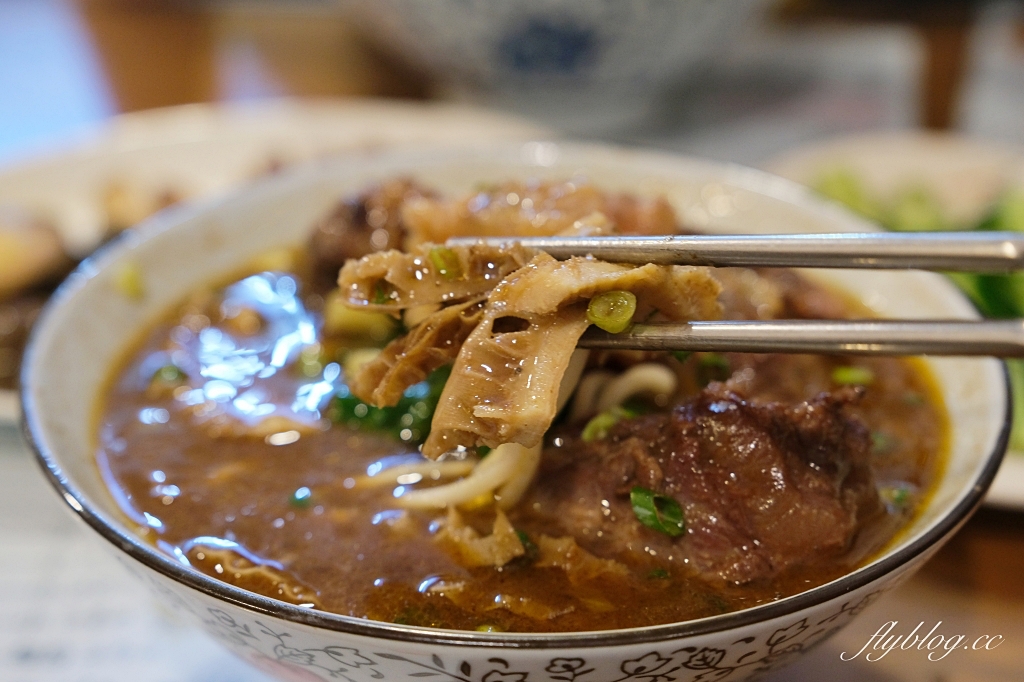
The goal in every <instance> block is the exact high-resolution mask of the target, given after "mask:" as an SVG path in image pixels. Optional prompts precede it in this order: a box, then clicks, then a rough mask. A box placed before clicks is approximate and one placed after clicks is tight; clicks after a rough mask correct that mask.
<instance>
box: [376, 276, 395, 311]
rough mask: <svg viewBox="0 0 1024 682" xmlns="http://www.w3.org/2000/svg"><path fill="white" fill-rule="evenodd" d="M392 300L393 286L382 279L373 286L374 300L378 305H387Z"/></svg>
mask: <svg viewBox="0 0 1024 682" xmlns="http://www.w3.org/2000/svg"><path fill="white" fill-rule="evenodd" d="M390 300H391V286H390V285H389V284H388V283H387V282H385V281H384V280H381V281H379V282H377V284H376V285H374V287H373V302H374V303H375V304H376V305H385V304H387V303H388V302H389V301H390Z"/></svg>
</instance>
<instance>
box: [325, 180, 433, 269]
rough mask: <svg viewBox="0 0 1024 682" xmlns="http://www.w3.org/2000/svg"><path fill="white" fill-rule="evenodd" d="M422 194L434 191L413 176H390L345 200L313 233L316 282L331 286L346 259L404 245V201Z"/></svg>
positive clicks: (425, 194)
mask: <svg viewBox="0 0 1024 682" xmlns="http://www.w3.org/2000/svg"><path fill="white" fill-rule="evenodd" d="M421 196H433V192H431V191H430V190H426V189H424V188H422V187H420V186H418V185H417V184H416V183H414V182H412V181H411V180H390V181H388V182H385V183H383V184H381V185H376V186H373V187H370V188H369V189H367V190H365V191H364V192H362V193H360V194H358V195H355V196H352V197H349V198H346V199H344V200H343V201H341V202H340V203H339V204H338V205H337V206H336V207H335V209H334V210H333V211H332V212H331V213H330V214H328V215H327V216H326V217H325V218H324V219H323V220H321V221H320V222H318V223H317V224H316V226H315V227H314V228H313V234H312V235H311V236H310V241H309V253H310V255H311V256H312V259H313V269H314V276H315V280H316V282H315V283H316V284H319V283H321V282H320V281H321V280H322V283H323V284H325V287H326V288H327V289H330V288H332V287H333V286H334V282H335V280H336V279H337V277H338V270H340V269H341V266H342V265H344V264H345V261H346V260H348V259H350V258H362V257H363V256H365V255H367V254H369V253H374V252H375V251H386V250H388V249H400V248H402V245H403V242H404V239H405V226H404V224H403V223H402V217H401V209H402V204H403V203H404V202H405V201H406V200H408V199H410V198H413V197H421Z"/></svg>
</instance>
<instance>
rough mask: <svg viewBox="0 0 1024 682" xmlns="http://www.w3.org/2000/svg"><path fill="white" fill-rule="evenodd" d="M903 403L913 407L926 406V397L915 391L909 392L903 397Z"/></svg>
mask: <svg viewBox="0 0 1024 682" xmlns="http://www.w3.org/2000/svg"><path fill="white" fill-rule="evenodd" d="M903 403H904V404H905V405H910V406H911V407H920V406H922V405H924V404H925V402H924V396H923V395H921V394H920V393H916V392H914V391H909V392H908V393H907V394H906V395H904V396H903Z"/></svg>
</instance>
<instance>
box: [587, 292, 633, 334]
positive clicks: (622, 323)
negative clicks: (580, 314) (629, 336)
mask: <svg viewBox="0 0 1024 682" xmlns="http://www.w3.org/2000/svg"><path fill="white" fill-rule="evenodd" d="M635 313H636V296H635V295H633V292H631V291H606V292H604V293H602V294H598V295H597V296H595V297H594V298H592V299H590V304H589V305H588V306H587V320H588V321H589V322H590V323H591V324H595V325H597V326H598V327H600V328H601V329H603V330H605V331H606V332H608V333H610V334H618V333H619V332H624V331H626V330H627V329H629V325H630V324H632V323H633V315H634V314H635Z"/></svg>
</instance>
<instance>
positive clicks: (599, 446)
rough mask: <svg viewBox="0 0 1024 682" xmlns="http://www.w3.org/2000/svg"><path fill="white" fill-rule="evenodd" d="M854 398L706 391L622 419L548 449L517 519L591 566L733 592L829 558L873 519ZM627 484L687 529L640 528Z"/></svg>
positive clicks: (849, 394) (865, 442) (853, 392)
mask: <svg viewBox="0 0 1024 682" xmlns="http://www.w3.org/2000/svg"><path fill="white" fill-rule="evenodd" d="M859 396H860V392H859V391H858V390H857V389H843V390H841V391H839V392H836V393H832V394H829V393H823V394H821V395H819V396H818V397H816V398H815V399H813V400H811V401H808V402H804V403H799V404H795V405H782V404H777V403H772V404H755V403H750V402H747V401H746V400H744V399H742V398H740V397H739V396H738V395H736V394H734V393H731V392H729V391H727V390H726V389H725V388H724V387H723V386H722V385H721V384H712V385H711V386H710V387H709V388H708V389H706V390H705V391H704V392H702V393H701V394H700V395H699V396H698V397H697V398H696V399H695V400H693V401H692V402H690V403H687V404H684V405H681V406H679V407H677V408H675V409H674V410H673V411H672V412H671V413H660V414H653V415H648V416H644V417H638V418H635V419H630V420H625V421H622V422H620V423H619V424H618V425H617V426H616V427H615V428H613V429H612V431H611V433H610V434H609V436H608V438H606V439H604V440H601V441H595V442H591V443H583V442H582V441H578V440H571V441H570V440H568V439H566V440H565V441H563V445H562V447H557V448H549V449H548V451H547V452H546V453H545V460H544V464H543V469H542V471H541V473H540V475H539V476H538V481H537V484H536V485H535V486H534V491H533V493H532V497H531V498H529V499H527V500H525V502H524V503H523V504H521V505H520V507H519V509H520V510H521V512H520V514H521V518H520V519H519V522H521V523H522V524H524V525H526V526H529V525H533V524H534V523H537V524H541V523H547V524H553V525H555V526H557V527H560V528H561V530H562V532H564V533H565V534H571V535H575V536H576V537H577V539H578V540H579V541H580V544H581V545H582V546H585V547H586V548H587V549H589V550H590V551H592V552H594V553H595V554H597V555H598V556H602V557H609V558H618V559H620V560H625V561H630V562H632V563H634V564H637V563H639V564H643V563H650V562H653V561H658V562H663V561H672V562H685V563H687V564H689V565H690V566H691V567H692V568H693V569H695V570H696V571H697V572H698V573H699V574H701V575H702V576H703V577H705V578H707V579H712V580H717V579H721V580H726V581H729V582H735V583H748V582H751V581H755V580H759V579H763V578H770V577H772V576H775V575H777V574H778V573H780V572H782V571H784V570H785V569H787V568H789V567H793V566H798V565H812V564H815V563H818V562H820V561H822V560H825V559H828V558H830V557H835V556H836V555H838V554H840V553H842V552H843V551H844V550H845V549H846V548H847V547H849V545H850V543H851V542H852V540H853V538H854V535H855V534H856V532H857V528H858V524H859V522H860V521H861V520H863V519H864V518H866V517H868V516H870V515H871V514H873V513H876V512H877V511H878V510H879V509H880V503H879V500H878V494H877V492H876V490H875V485H874V480H873V476H872V473H871V470H870V468H869V466H868V456H869V452H870V437H869V434H868V431H867V430H866V429H865V428H864V426H863V425H861V424H860V423H859V422H858V421H856V420H854V419H853V418H851V417H848V416H847V415H845V414H844V409H843V408H844V406H845V405H847V404H849V403H851V402H854V401H856V400H857V399H858V398H859ZM637 485H640V486H644V487H647V488H650V489H652V490H654V491H656V492H658V493H661V494H664V495H670V496H672V497H674V498H675V499H676V500H677V501H678V502H679V504H680V505H681V506H682V508H683V510H684V512H685V515H686V524H687V529H686V533H685V534H683V535H682V536H680V537H679V538H676V539H672V538H670V537H668V536H667V535H663V534H661V533H658V532H656V531H653V530H651V529H649V528H646V527H645V526H643V525H641V524H640V523H639V521H638V520H637V519H636V516H635V515H634V513H633V512H632V508H631V506H630V501H629V491H630V489H631V488H632V487H633V486H637ZM513 521H514V522H516V521H517V520H516V519H514V520H513ZM548 532H549V533H550V532H552V531H550V530H549V531H548Z"/></svg>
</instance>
